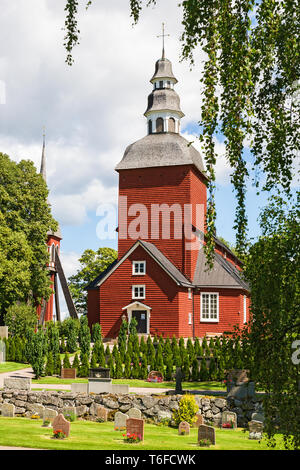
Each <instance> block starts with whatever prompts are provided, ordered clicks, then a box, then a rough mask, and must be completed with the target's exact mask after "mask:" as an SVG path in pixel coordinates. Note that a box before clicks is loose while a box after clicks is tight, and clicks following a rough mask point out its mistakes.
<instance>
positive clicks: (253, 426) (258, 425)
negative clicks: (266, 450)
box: [248, 421, 264, 440]
mask: <svg viewBox="0 0 300 470" xmlns="http://www.w3.org/2000/svg"><path fill="white" fill-rule="evenodd" d="M248 427H249V439H258V440H261V439H262V433H263V427H264V425H263V423H262V422H260V421H249V423H248Z"/></svg>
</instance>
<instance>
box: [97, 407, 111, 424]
mask: <svg viewBox="0 0 300 470" xmlns="http://www.w3.org/2000/svg"><path fill="white" fill-rule="evenodd" d="M107 417H108V410H107V408H105V407H104V406H101V405H99V406H97V418H100V419H101V421H107Z"/></svg>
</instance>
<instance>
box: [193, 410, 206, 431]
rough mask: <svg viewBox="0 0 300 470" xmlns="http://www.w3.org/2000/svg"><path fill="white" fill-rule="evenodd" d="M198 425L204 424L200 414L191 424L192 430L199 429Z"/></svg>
mask: <svg viewBox="0 0 300 470" xmlns="http://www.w3.org/2000/svg"><path fill="white" fill-rule="evenodd" d="M200 424H204V418H203V415H202V414H200V413H197V414H196V421H194V422H193V428H199V426H200Z"/></svg>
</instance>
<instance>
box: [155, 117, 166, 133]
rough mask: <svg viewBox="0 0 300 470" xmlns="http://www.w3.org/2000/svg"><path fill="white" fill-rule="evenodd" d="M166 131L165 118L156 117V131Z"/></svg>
mask: <svg viewBox="0 0 300 470" xmlns="http://www.w3.org/2000/svg"><path fill="white" fill-rule="evenodd" d="M163 131H164V120H163V118H157V119H156V132H163Z"/></svg>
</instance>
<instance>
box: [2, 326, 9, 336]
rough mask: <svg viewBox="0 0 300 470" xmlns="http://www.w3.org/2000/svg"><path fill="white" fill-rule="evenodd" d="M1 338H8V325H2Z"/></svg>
mask: <svg viewBox="0 0 300 470" xmlns="http://www.w3.org/2000/svg"><path fill="white" fill-rule="evenodd" d="M0 338H6V339H8V326H0Z"/></svg>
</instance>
